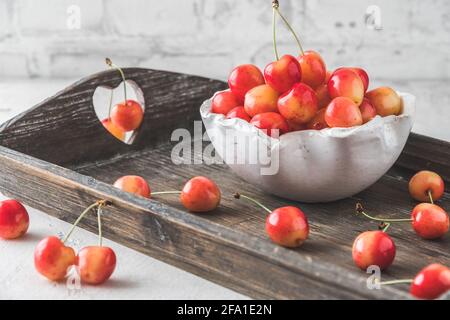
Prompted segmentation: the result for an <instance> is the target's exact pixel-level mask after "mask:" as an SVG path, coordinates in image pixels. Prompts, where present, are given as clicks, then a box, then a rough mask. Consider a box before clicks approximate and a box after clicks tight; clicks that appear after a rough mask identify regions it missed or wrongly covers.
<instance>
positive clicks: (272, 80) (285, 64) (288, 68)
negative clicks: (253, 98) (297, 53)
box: [264, 54, 302, 93]
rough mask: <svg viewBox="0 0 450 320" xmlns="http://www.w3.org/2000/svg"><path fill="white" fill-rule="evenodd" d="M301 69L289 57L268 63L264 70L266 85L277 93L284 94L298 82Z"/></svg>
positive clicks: (295, 61)
mask: <svg viewBox="0 0 450 320" xmlns="http://www.w3.org/2000/svg"><path fill="white" fill-rule="evenodd" d="M301 78H302V69H301V68H300V64H299V63H298V61H297V59H296V58H295V57H294V56H291V55H288V54H287V55H284V56H282V57H281V58H280V59H279V60H277V61H274V62H272V63H269V64H268V65H267V66H266V68H265V69H264V79H265V80H266V83H267V84H268V85H270V86H271V87H272V88H274V89H275V90H276V91H278V92H279V93H284V92H286V91H288V90H290V89H291V88H292V86H293V85H294V84H295V83H297V82H300V80H301Z"/></svg>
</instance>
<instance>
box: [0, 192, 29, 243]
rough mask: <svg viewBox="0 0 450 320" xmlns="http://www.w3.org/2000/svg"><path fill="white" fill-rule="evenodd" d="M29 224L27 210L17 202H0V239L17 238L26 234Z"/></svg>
mask: <svg viewBox="0 0 450 320" xmlns="http://www.w3.org/2000/svg"><path fill="white" fill-rule="evenodd" d="M29 224H30V218H29V216H28V212H27V209H25V207H24V206H23V205H22V204H21V203H20V202H19V201H17V200H4V201H1V202H0V238H2V239H16V238H19V237H21V236H23V235H24V234H25V233H26V232H27V230H28V226H29Z"/></svg>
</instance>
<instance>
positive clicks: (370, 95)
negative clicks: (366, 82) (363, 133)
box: [366, 87, 402, 117]
mask: <svg viewBox="0 0 450 320" xmlns="http://www.w3.org/2000/svg"><path fill="white" fill-rule="evenodd" d="M366 98H367V99H369V101H370V103H371V104H372V105H373V106H374V107H375V109H376V110H377V113H378V114H379V115H380V116H382V117H386V116H390V115H399V114H400V113H401V112H402V100H401V98H400V97H399V95H398V94H397V92H395V91H394V90H393V89H391V88H389V87H380V88H376V89H373V90H371V91H368V92H367V93H366Z"/></svg>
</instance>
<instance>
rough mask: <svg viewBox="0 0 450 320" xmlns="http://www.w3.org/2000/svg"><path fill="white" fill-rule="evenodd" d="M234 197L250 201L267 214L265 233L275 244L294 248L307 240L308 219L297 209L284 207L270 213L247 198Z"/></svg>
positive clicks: (259, 204)
mask: <svg viewBox="0 0 450 320" xmlns="http://www.w3.org/2000/svg"><path fill="white" fill-rule="evenodd" d="M234 197H235V198H236V199H240V198H244V199H247V200H250V201H252V202H253V203H255V204H257V205H258V206H260V207H261V208H263V209H264V210H265V211H267V212H268V213H269V215H268V216H267V219H266V232H267V234H268V236H269V237H270V239H271V240H272V241H273V242H275V243H276V244H278V245H280V246H283V247H289V248H296V247H299V246H301V245H302V244H303V242H305V240H306V239H307V238H308V235H309V224H308V219H307V217H306V215H305V214H304V213H303V211H302V210H300V209H299V208H296V207H293V206H286V207H281V208H277V209H275V210H273V211H271V210H269V209H268V208H267V207H265V206H264V205H262V204H261V203H260V202H258V201H256V200H254V199H252V198H250V197H248V196H244V195H241V194H239V193H235V195H234Z"/></svg>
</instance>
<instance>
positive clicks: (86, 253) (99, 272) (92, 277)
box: [77, 246, 116, 285]
mask: <svg viewBox="0 0 450 320" xmlns="http://www.w3.org/2000/svg"><path fill="white" fill-rule="evenodd" d="M115 268H116V254H115V253H114V251H113V250H112V249H111V248H108V247H103V246H90V247H85V248H83V249H81V250H80V252H78V255H77V271H78V274H79V275H80V279H81V281H82V282H84V283H87V284H93V285H98V284H102V283H104V282H105V281H106V280H108V279H109V278H110V277H111V275H112V273H113V272H114V269H115Z"/></svg>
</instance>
